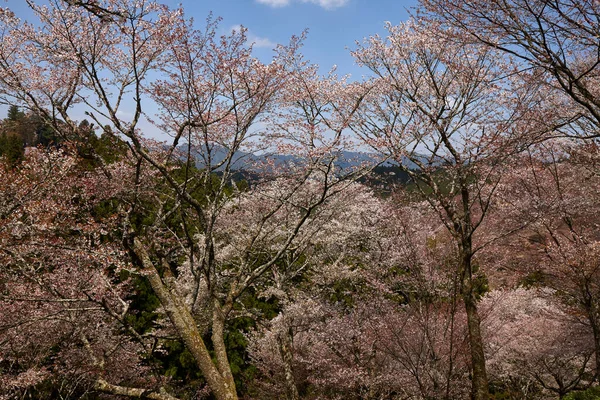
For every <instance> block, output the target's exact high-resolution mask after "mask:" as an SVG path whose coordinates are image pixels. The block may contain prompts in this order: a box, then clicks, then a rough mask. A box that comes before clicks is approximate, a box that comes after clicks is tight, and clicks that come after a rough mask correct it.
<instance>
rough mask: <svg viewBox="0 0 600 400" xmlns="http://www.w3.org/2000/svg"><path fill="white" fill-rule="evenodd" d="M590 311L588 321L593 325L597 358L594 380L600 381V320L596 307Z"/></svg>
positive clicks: (595, 356) (589, 309)
mask: <svg viewBox="0 0 600 400" xmlns="http://www.w3.org/2000/svg"><path fill="white" fill-rule="evenodd" d="M587 312H588V321H589V322H590V325H591V327H592V332H593V334H594V358H595V362H596V364H595V371H594V380H595V381H597V382H600V326H599V322H600V321H598V316H597V314H596V312H595V309H594V307H592V306H590V307H589V308H588V310H587Z"/></svg>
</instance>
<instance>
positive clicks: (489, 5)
mask: <svg viewBox="0 0 600 400" xmlns="http://www.w3.org/2000/svg"><path fill="white" fill-rule="evenodd" d="M421 3H422V5H423V7H424V9H425V14H426V16H427V17H428V18H430V19H432V20H434V21H436V23H445V24H450V25H452V26H455V27H457V28H458V31H459V34H458V35H457V36H456V39H457V40H459V41H463V42H466V43H471V42H478V43H481V44H483V45H485V46H488V47H490V48H494V49H498V50H500V51H501V52H502V53H504V54H505V55H509V56H511V57H514V59H515V60H517V61H518V66H517V68H516V70H515V72H518V73H519V74H521V76H522V77H523V79H524V82H525V84H526V85H532V86H533V87H537V88H539V90H540V91H541V92H543V94H544V96H545V97H548V98H553V100H552V101H551V102H550V109H546V113H545V115H546V116H547V117H548V119H547V120H546V123H547V126H548V128H549V129H550V130H551V131H552V130H554V129H558V130H559V131H560V132H561V133H562V134H567V135H572V136H576V137H580V138H588V139H589V138H594V137H597V136H598V126H599V123H600V111H599V110H600V97H599V95H600V92H599V91H598V87H599V85H598V83H599V81H598V79H599V74H600V63H599V59H598V50H599V48H600V43H598V40H597V37H598V35H599V32H600V28H599V27H598V23H597V19H598V17H599V16H600V5H599V4H598V2H597V1H593V0H584V1H580V0H567V1H555V0H536V1H529V0H508V1H505V0H485V1H470V0H469V1H461V2H454V1H449V0H423V1H421ZM554 133H556V132H554Z"/></svg>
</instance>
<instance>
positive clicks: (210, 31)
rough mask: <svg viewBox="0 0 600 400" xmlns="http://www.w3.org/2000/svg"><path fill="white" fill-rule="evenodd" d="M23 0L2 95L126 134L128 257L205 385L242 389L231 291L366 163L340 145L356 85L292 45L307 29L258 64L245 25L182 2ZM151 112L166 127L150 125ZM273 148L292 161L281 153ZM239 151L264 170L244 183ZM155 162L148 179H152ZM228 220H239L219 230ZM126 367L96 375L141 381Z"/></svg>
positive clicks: (245, 162)
mask: <svg viewBox="0 0 600 400" xmlns="http://www.w3.org/2000/svg"><path fill="white" fill-rule="evenodd" d="M28 4H29V6H30V8H31V9H32V10H33V12H34V14H35V15H36V16H37V18H38V21H37V22H36V23H35V24H30V23H25V22H22V21H20V20H19V19H17V18H16V17H15V16H14V14H13V13H12V12H11V11H10V10H8V9H3V10H2V15H1V18H2V27H1V34H2V45H1V48H0V55H1V57H0V58H1V59H2V61H0V98H1V99H2V101H3V102H6V103H14V104H19V105H20V106H22V107H24V108H26V109H30V110H33V111H35V112H36V113H37V114H39V115H40V116H41V117H42V118H44V119H45V120H46V122H47V123H48V124H49V125H50V126H51V127H53V129H54V130H55V131H56V133H57V134H60V135H61V136H62V137H63V138H64V139H65V140H66V141H68V142H73V143H81V142H82V141H85V137H81V135H80V133H81V132H80V131H79V130H78V129H77V126H78V124H77V121H76V119H75V117H73V115H80V114H79V113H81V112H82V110H83V112H85V114H86V116H87V118H89V119H91V120H92V121H93V122H94V123H95V124H96V125H97V126H101V127H104V128H103V129H104V130H105V132H109V133H110V134H111V135H116V136H118V137H120V138H121V139H122V140H124V141H125V142H126V143H127V146H128V152H127V153H126V155H125V157H126V160H127V162H128V165H130V166H132V168H133V169H134V171H135V173H134V174H133V181H128V182H124V185H126V186H125V187H124V188H123V191H124V192H126V193H129V194H130V196H127V197H123V196H120V197H119V196H118V197H117V200H118V201H120V203H121V204H120V205H119V207H117V209H116V210H115V211H114V215H115V218H116V219H117V220H118V221H119V223H120V224H121V234H122V238H123V242H122V243H123V245H124V250H126V252H127V254H128V256H129V259H128V263H129V269H131V270H132V271H133V273H136V274H139V275H140V276H142V277H143V278H144V279H147V281H148V282H149V284H150V286H151V288H152V290H153V293H154V294H155V295H156V296H157V298H158V299H159V301H160V303H161V309H160V313H161V315H163V317H164V318H162V319H161V320H160V322H161V326H162V327H161V329H162V330H163V331H164V333H165V334H167V335H174V336H175V337H177V338H179V339H180V340H181V341H182V342H183V343H184V345H185V347H186V349H187V350H188V351H189V352H190V353H191V354H192V356H193V359H194V361H195V363H196V365H197V366H198V368H199V369H200V370H201V371H202V374H203V376H204V378H205V379H206V382H207V385H208V387H209V388H210V390H211V391H212V393H213V395H214V396H215V397H216V398H218V399H235V398H237V392H236V388H235V383H234V378H233V374H232V371H231V367H230V364H229V360H228V354H227V349H226V346H225V335H226V332H227V323H228V321H230V319H231V318H234V317H235V316H236V315H237V314H236V312H237V311H238V307H240V306H241V305H240V298H241V297H242V296H243V295H244V294H245V293H247V292H248V291H249V290H250V289H251V288H253V287H255V286H257V285H258V286H260V285H263V284H264V283H263V281H264V280H263V279H262V278H263V276H265V275H266V274H268V273H269V271H271V270H272V269H273V268H274V266H276V265H277V263H278V262H279V261H280V260H281V259H282V258H284V256H285V255H286V254H289V253H290V252H291V251H292V250H293V249H294V248H296V247H299V248H301V247H302V244H303V243H304V241H305V238H306V237H307V235H309V234H311V233H312V232H314V231H316V230H317V228H318V226H319V218H320V217H319V211H318V210H319V209H320V208H321V206H323V205H324V204H325V203H326V202H327V201H328V199H330V198H331V197H333V196H336V195H337V194H339V193H342V192H343V190H344V189H345V188H346V187H347V186H348V184H349V182H350V181H352V180H353V179H355V178H356V177H358V176H360V175H361V174H362V173H363V171H364V169H363V168H362V167H360V168H348V166H347V165H348V163H344V162H343V161H342V160H341V157H342V156H343V152H342V149H348V148H350V147H349V142H348V140H347V139H346V132H345V128H346V127H347V126H348V121H349V119H350V118H351V117H352V116H353V115H354V114H355V112H356V110H357V108H358V105H359V104H360V103H361V101H362V97H363V96H362V92H361V87H360V86H353V85H348V86H346V85H344V81H343V79H339V78H338V77H337V76H335V74H333V73H332V74H330V75H328V76H327V77H325V78H322V77H320V76H319V75H318V74H317V68H316V66H311V65H310V64H308V63H307V62H306V61H304V60H302V58H301V57H300V56H299V54H298V49H299V47H300V46H301V38H293V39H292V41H291V43H290V44H289V45H288V46H279V47H278V48H277V49H276V54H275V57H274V59H273V61H272V62H271V63H270V64H264V63H262V62H260V61H259V60H257V59H256V58H254V57H253V56H252V48H251V46H249V45H248V44H247V42H246V36H245V31H244V30H243V29H242V30H238V31H235V32H232V33H231V34H230V35H225V36H223V37H218V36H217V34H216V30H217V21H213V20H212V19H210V18H209V20H208V21H207V25H206V29H205V30H202V31H199V30H196V29H195V28H194V27H193V26H192V23H191V22H190V21H188V20H186V19H185V18H184V17H183V12H182V10H180V9H175V10H171V9H168V8H167V7H165V6H162V5H159V4H158V3H155V2H152V1H136V2H133V1H126V0H107V1H101V2H72V1H62V0H53V1H51V2H49V4H48V5H45V6H41V5H37V4H35V2H33V1H28ZM155 110H158V111H155ZM148 124H151V125H152V126H154V127H155V128H154V129H160V130H162V131H163V132H164V135H165V137H169V140H168V141H167V142H166V143H157V142H154V141H151V140H148V139H147V138H146V137H144V132H143V129H142V127H143V126H148ZM75 148H77V147H75ZM256 152H260V155H262V156H263V157H257V156H256ZM269 152H276V153H277V154H279V155H280V156H286V155H287V156H288V157H289V159H290V160H292V162H290V163H289V165H288V166H287V167H285V166H282V165H279V164H277V163H276V162H275V159H273V158H269V157H266V156H265V155H266V154H268V153H269ZM253 155H254V156H253ZM255 156H256V157H255ZM263 160H266V161H263ZM97 161H98V163H99V165H100V167H99V168H101V169H103V170H104V171H105V174H107V176H110V168H109V166H108V165H106V163H103V162H102V160H101V159H98V160H97ZM236 166H237V168H240V166H243V167H244V168H246V169H250V170H252V169H254V170H258V171H261V174H262V175H263V176H264V178H263V180H264V181H259V182H252V183H251V190H250V191H248V192H247V191H246V190H245V189H244V188H243V187H242V186H241V185H239V184H238V183H236V182H232V180H233V178H234V173H235V171H236ZM149 171H150V172H149ZM149 173H153V174H154V176H155V179H156V182H158V183H157V187H156V189H155V190H151V191H147V190H145V186H144V183H143V182H144V180H143V178H144V176H145V175H147V174H149ZM141 216H143V218H142V217H141ZM234 227H235V233H240V234H241V235H232V236H229V235H230V234H231V232H232V229H233V228H234ZM122 322H123V323H125V324H126V319H124V318H122ZM125 328H126V330H128V331H129V332H130V333H131V334H132V335H133V336H136V334H139V333H140V332H136V331H135V329H134V328H133V327H132V326H126V327H125ZM209 348H210V349H211V351H209ZM116 379H118V378H116ZM130 382H131V384H130V386H126V385H119V384H118V382H117V383H116V384H114V383H110V382H108V381H102V382H100V383H99V384H98V385H96V389H97V390H100V391H105V392H109V393H113V394H120V395H127V396H131V397H140V396H147V395H148V394H147V392H146V388H138V387H136V386H135V382H133V381H130ZM153 393H154V392H153ZM152 395H153V396H163V398H169V396H171V397H172V395H171V394H166V393H163V392H157V393H154V394H152ZM156 398H159V397H156Z"/></svg>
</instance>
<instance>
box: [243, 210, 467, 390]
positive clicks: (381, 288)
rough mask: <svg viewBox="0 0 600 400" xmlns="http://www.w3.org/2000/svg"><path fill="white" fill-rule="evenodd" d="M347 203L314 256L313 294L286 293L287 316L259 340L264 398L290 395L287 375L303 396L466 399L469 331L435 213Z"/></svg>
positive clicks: (254, 352) (253, 344)
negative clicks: (287, 351)
mask: <svg viewBox="0 0 600 400" xmlns="http://www.w3.org/2000/svg"><path fill="white" fill-rule="evenodd" d="M365 200H368V199H365ZM399 200H400V199H394V202H397V201H399ZM349 203H350V204H349V205H347V206H346V209H347V211H344V212H343V213H341V214H339V217H338V218H339V220H335V219H332V224H333V226H335V227H336V228H335V229H334V230H333V231H331V232H329V231H328V230H327V229H325V230H323V231H321V232H322V233H324V234H325V236H329V238H328V239H327V241H325V242H317V243H318V244H320V245H319V246H318V247H317V248H316V250H318V251H317V253H314V252H308V254H314V255H315V256H317V257H316V258H314V259H312V260H311V258H309V262H310V261H312V262H313V263H317V264H316V266H312V267H311V269H309V270H308V271H309V273H310V277H311V281H310V285H308V286H306V287H304V286H303V285H301V284H300V285H297V286H296V289H295V290H294V291H292V292H288V294H287V296H286V302H285V303H284V305H285V306H284V308H283V310H282V311H281V312H280V313H279V315H278V316H277V317H276V318H275V319H274V320H272V321H271V323H270V324H266V325H265V326H264V327H263V328H262V329H260V330H258V331H257V332H255V333H254V334H253V335H252V336H251V341H250V348H249V350H250V355H251V357H252V359H253V361H254V363H255V365H257V366H258V368H259V369H260V370H261V372H262V373H263V375H264V376H265V379H263V381H262V382H261V385H259V388H260V389H261V392H259V393H260V396H261V397H262V398H267V397H272V398H278V397H283V396H284V395H286V393H289V392H288V391H287V388H286V385H285V382H286V381H285V379H284V377H285V374H287V373H288V372H291V373H292V374H293V376H294V378H295V382H294V383H295V384H296V385H297V387H298V388H299V389H297V392H300V393H301V394H304V395H305V396H316V397H319V396H320V397H325V398H381V397H386V396H388V397H389V396H391V397H394V396H400V397H401V396H410V395H417V394H418V395H421V396H424V397H427V396H436V397H442V398H455V397H460V396H463V395H466V393H467V392H468V389H469V388H468V386H467V385H465V381H466V379H467V378H466V377H467V375H468V370H469V368H468V364H469V363H468V356H466V353H465V350H467V347H466V346H467V342H466V340H465V339H466V330H465V328H466V325H465V318H464V315H463V314H462V313H461V312H460V295H459V293H458V284H457V279H456V276H455V274H454V268H453V266H452V264H453V263H452V260H453V259H454V257H455V255H454V251H453V249H452V247H451V246H449V245H450V244H451V241H450V240H448V238H447V237H445V236H447V233H446V232H445V230H444V229H441V230H440V226H439V224H440V223H439V220H437V218H436V216H435V214H433V213H432V212H431V211H432V210H431V209H430V207H429V205H428V204H427V203H424V204H418V203H417V204H409V205H406V206H404V207H398V206H397V205H394V203H393V202H391V201H382V200H378V201H377V202H374V201H373V200H371V201H363V202H362V203H357V202H356V201H354V200H353V199H352V198H349ZM354 204H357V205H359V204H366V205H370V206H368V207H366V208H365V207H364V206H363V207H360V206H358V207H357V206H355V205H354ZM373 206H376V207H375V208H373ZM354 209H358V211H359V212H356V211H353V210H354ZM353 214H354V215H356V216H361V215H363V214H366V215H365V216H362V217H361V218H359V219H356V216H355V217H353V216H352V215H353ZM340 217H341V218H340ZM320 254H323V255H320ZM282 334H283V335H287V336H288V337H289V340H288V343H289V344H290V347H291V352H292V355H293V357H291V358H289V359H288V360H286V358H285V355H284V353H283V352H282V351H281V349H280V344H281V342H280V339H279V338H280V337H281V335H282ZM287 396H288V398H293V397H290V396H289V394H288V395H287ZM336 396H337V397H336Z"/></svg>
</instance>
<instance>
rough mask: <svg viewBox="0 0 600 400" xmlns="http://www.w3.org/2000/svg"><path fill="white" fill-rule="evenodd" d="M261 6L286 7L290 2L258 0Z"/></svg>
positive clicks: (284, 0)
mask: <svg viewBox="0 0 600 400" xmlns="http://www.w3.org/2000/svg"><path fill="white" fill-rule="evenodd" d="M256 1H257V2H259V3H260V4H266V5H268V6H270V7H284V6H287V5H289V4H290V0H256Z"/></svg>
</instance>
